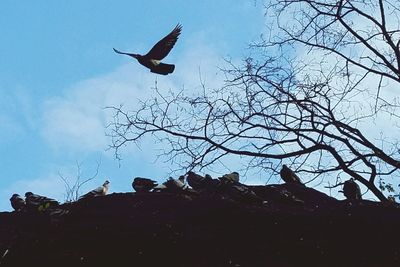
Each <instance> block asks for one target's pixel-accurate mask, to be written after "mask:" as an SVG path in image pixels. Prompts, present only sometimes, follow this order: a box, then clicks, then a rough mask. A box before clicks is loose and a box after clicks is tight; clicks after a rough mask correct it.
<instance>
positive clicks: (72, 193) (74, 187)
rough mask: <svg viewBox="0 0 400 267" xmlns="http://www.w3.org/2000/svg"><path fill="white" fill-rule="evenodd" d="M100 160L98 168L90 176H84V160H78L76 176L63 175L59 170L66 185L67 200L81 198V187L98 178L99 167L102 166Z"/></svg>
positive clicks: (59, 174) (71, 200)
mask: <svg viewBox="0 0 400 267" xmlns="http://www.w3.org/2000/svg"><path fill="white" fill-rule="evenodd" d="M100 164H101V163H100V162H97V165H96V168H95V171H94V173H93V174H92V175H91V176H89V177H86V178H84V177H82V176H83V175H82V162H76V174H75V176H74V177H72V178H70V177H66V176H65V175H63V174H62V173H61V172H58V176H59V177H60V179H61V181H62V182H63V183H64V187H65V198H64V201H65V202H74V201H77V200H78V199H79V197H80V196H81V194H80V189H81V188H82V186H84V185H85V184H86V183H88V182H90V181H92V180H94V179H96V177H97V175H98V173H99V168H100Z"/></svg>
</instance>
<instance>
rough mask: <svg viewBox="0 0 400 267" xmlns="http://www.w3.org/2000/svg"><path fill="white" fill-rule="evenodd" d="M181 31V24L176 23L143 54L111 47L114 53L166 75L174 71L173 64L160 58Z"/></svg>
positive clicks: (164, 55) (164, 54) (168, 50)
mask: <svg viewBox="0 0 400 267" xmlns="http://www.w3.org/2000/svg"><path fill="white" fill-rule="evenodd" d="M181 31H182V25H180V24H178V25H176V26H175V28H174V29H173V30H172V31H171V32H170V33H169V34H168V35H167V36H165V37H164V38H163V39H161V40H160V41H158V43H156V44H155V45H154V46H153V48H151V49H150V51H149V52H148V53H147V54H145V55H139V54H133V53H125V52H121V51H118V50H117V49H115V48H113V49H114V51H115V53H118V54H122V55H127V56H130V57H133V58H136V59H137V61H139V63H140V64H142V65H143V66H145V67H147V68H149V69H150V71H151V72H153V73H157V74H162V75H168V74H169V73H172V72H173V71H174V69H175V65H173V64H165V63H162V62H161V60H162V59H163V58H165V57H166V56H167V55H168V54H169V52H170V51H171V49H172V48H173V47H174V45H175V43H176V41H177V40H178V37H179V35H180V34H181Z"/></svg>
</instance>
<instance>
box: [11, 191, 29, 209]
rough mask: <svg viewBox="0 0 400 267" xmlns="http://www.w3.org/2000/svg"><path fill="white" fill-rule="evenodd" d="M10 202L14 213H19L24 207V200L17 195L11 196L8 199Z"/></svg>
mask: <svg viewBox="0 0 400 267" xmlns="http://www.w3.org/2000/svg"><path fill="white" fill-rule="evenodd" d="M10 202H11V207H13V209H14V210H15V211H21V210H23V209H25V207H26V204H25V200H24V199H23V198H22V197H21V196H20V195H18V194H13V195H12V196H11V198H10Z"/></svg>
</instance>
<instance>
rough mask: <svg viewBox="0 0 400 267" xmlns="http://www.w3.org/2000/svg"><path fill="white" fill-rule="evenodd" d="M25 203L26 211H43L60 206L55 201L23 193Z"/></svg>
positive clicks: (30, 193)
mask: <svg viewBox="0 0 400 267" xmlns="http://www.w3.org/2000/svg"><path fill="white" fill-rule="evenodd" d="M25 203H26V207H27V209H28V210H38V211H45V210H47V209H48V208H54V207H57V206H58V205H60V203H58V201H57V200H55V199H52V198H48V197H45V196H41V195H37V194H34V193H32V192H26V193H25Z"/></svg>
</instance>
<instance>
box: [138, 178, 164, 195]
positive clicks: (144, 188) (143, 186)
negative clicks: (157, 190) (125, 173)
mask: <svg viewBox="0 0 400 267" xmlns="http://www.w3.org/2000/svg"><path fill="white" fill-rule="evenodd" d="M157 185H158V184H157V182H156V181H153V180H151V179H148V178H142V177H136V178H135V179H133V182H132V187H133V189H134V190H135V191H136V192H138V193H143V192H149V191H150V190H152V189H153V188H154V187H156V186H157Z"/></svg>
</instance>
